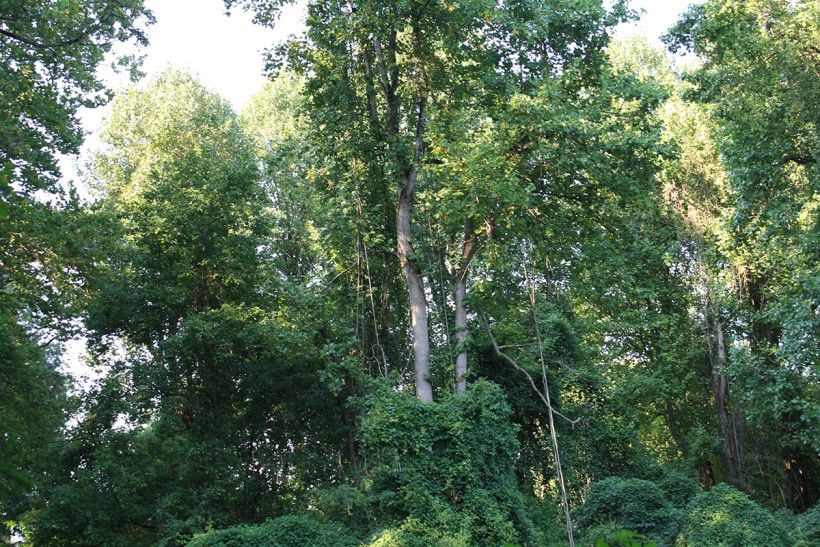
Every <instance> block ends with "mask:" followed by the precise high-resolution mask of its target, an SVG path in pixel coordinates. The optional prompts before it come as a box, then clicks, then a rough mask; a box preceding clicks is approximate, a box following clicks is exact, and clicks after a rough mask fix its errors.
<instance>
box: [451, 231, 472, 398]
mask: <svg viewBox="0 0 820 547" xmlns="http://www.w3.org/2000/svg"><path fill="white" fill-rule="evenodd" d="M475 246H476V234H475V230H474V229H473V223H472V222H471V221H470V220H467V221H465V222H464V245H463V247H462V249H461V265H460V267H459V269H458V271H457V272H456V275H455V290H454V294H453V296H454V298H453V300H454V301H455V306H456V319H455V327H456V347H457V348H458V355H456V370H455V392H456V394H459V393H464V392H465V391H466V390H467V379H466V375H467V349H466V348H465V347H464V344H465V343H466V342H467V305H466V303H465V300H466V298H467V272H468V271H469V268H470V261H471V260H472V258H473V253H474V252H475Z"/></svg>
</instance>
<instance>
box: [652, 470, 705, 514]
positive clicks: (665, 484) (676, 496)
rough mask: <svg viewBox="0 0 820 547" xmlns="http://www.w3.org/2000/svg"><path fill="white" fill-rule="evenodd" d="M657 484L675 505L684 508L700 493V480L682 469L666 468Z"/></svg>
mask: <svg viewBox="0 0 820 547" xmlns="http://www.w3.org/2000/svg"><path fill="white" fill-rule="evenodd" d="M653 482H654V483H655V484H657V485H658V486H660V488H661V490H663V493H664V495H665V496H666V498H667V499H668V500H669V501H670V502H671V503H672V505H673V506H675V507H681V508H684V507H686V506H687V505H689V501H690V500H691V499H692V498H693V497H695V496H696V495H697V494H698V493H700V491H701V490H700V486H699V485H698V481H696V480H695V479H693V478H692V477H690V476H688V475H686V474H684V473H681V472H680V471H672V470H665V471H664V472H663V475H662V476H661V477H660V478H659V479H658V480H656V481H653Z"/></svg>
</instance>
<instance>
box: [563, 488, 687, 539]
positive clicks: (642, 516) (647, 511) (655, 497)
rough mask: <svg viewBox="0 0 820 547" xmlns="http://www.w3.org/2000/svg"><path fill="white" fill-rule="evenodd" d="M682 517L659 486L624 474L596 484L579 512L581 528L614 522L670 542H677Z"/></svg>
mask: <svg viewBox="0 0 820 547" xmlns="http://www.w3.org/2000/svg"><path fill="white" fill-rule="evenodd" d="M680 518H681V515H680V514H679V512H678V511H677V510H676V509H675V508H674V507H673V506H672V504H671V503H670V502H669V500H668V499H667V498H666V496H665V495H664V493H663V490H661V489H660V487H659V486H658V485H656V484H655V483H653V482H650V481H646V480H641V479H625V478H621V477H608V478H606V479H603V480H601V481H598V482H596V483H594V484H593V485H592V486H591V487H590V489H589V492H588V493H587V499H586V500H585V501H584V505H583V506H582V507H581V508H580V509H579V510H578V512H577V522H578V525H579V526H581V527H590V526H593V525H596V524H606V523H612V525H613V526H614V527H615V528H618V529H627V530H635V531H637V532H640V533H642V534H646V535H647V536H649V537H650V538H653V539H654V538H657V541H658V542H659V543H665V544H667V545H671V544H672V542H673V541H674V538H675V535H676V533H677V528H678V521H679V519H680Z"/></svg>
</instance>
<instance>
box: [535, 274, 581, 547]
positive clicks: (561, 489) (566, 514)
mask: <svg viewBox="0 0 820 547" xmlns="http://www.w3.org/2000/svg"><path fill="white" fill-rule="evenodd" d="M524 277H526V279H527V285H529V289H530V305H531V306H532V320H533V324H534V325H535V335H536V337H537V339H538V355H539V358H540V361H541V381H542V383H543V385H544V397H545V398H546V400H547V415H548V416H549V424H550V438H551V439H552V450H553V453H554V454H555V474H556V476H557V477H558V487H559V492H560V493H561V505H562V506H563V508H564V517H565V518H566V524H567V539H568V540H569V547H575V538H573V535H572V513H571V511H570V508H569V497H568V496H567V487H566V484H565V483H564V470H563V468H562V467H561V452H560V451H559V450H558V434H557V432H556V431H555V418H554V417H553V410H552V400H551V399H550V387H549V382H548V381H547V361H546V359H544V344H543V342H542V340H541V328H540V327H539V326H538V314H537V312H536V300H535V287H534V286H533V284H532V280H531V279H530V276H529V274H528V272H527V264H526V262H525V263H524Z"/></svg>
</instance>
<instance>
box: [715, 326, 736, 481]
mask: <svg viewBox="0 0 820 547" xmlns="http://www.w3.org/2000/svg"><path fill="white" fill-rule="evenodd" d="M714 329H715V341H716V344H717V348H716V350H717V351H716V363H715V365H716V366H715V367H714V368H713V369H712V378H711V382H710V383H711V385H712V392H713V393H714V395H715V411H716V413H717V418H718V425H719V427H720V441H721V448H722V451H723V473H724V479H725V480H726V482H728V483H730V484H736V483H737V479H738V454H737V450H736V448H737V439H736V438H735V428H734V424H733V420H732V416H731V415H730V413H729V411H728V406H727V399H728V395H729V379H728V378H727V377H726V375H725V374H724V371H725V370H726V362H727V361H726V342H725V339H724V336H723V327H721V325H720V318H716V319H715V321H714Z"/></svg>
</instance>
